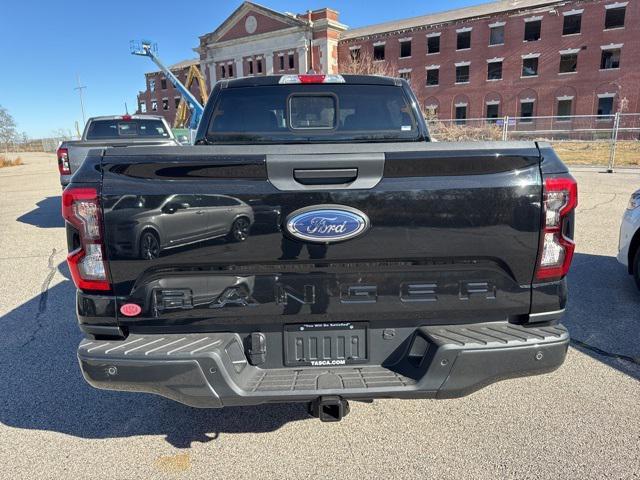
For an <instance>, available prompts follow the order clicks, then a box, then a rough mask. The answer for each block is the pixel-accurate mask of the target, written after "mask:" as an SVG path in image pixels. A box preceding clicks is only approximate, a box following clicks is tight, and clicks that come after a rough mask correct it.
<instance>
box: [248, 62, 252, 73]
mask: <svg viewBox="0 0 640 480" xmlns="http://www.w3.org/2000/svg"><path fill="white" fill-rule="evenodd" d="M248 62H249V75H253V60H249V61H248Z"/></svg>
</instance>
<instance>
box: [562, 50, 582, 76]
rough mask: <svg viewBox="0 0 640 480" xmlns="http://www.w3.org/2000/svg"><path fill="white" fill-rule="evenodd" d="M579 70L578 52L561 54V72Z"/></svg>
mask: <svg viewBox="0 0 640 480" xmlns="http://www.w3.org/2000/svg"><path fill="white" fill-rule="evenodd" d="M577 71H578V54H577V53H563V54H560V70H559V73H574V72H577Z"/></svg>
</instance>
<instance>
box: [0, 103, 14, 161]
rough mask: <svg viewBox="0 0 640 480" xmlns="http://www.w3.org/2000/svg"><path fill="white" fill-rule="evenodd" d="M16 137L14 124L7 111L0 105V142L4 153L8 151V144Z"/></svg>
mask: <svg viewBox="0 0 640 480" xmlns="http://www.w3.org/2000/svg"><path fill="white" fill-rule="evenodd" d="M16 137H17V132H16V122H15V120H14V119H13V117H12V116H11V114H10V113H9V112H8V111H7V109H6V108H4V107H3V106H2V105H0V142H1V143H3V144H4V150H5V152H8V151H9V143H11V142H13V141H14V140H15V139H16Z"/></svg>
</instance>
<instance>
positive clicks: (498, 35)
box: [489, 25, 504, 45]
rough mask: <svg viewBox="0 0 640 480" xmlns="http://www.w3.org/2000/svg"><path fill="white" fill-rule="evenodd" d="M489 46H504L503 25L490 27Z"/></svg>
mask: <svg viewBox="0 0 640 480" xmlns="http://www.w3.org/2000/svg"><path fill="white" fill-rule="evenodd" d="M489 45H504V25H496V26H494V27H491V29H490V33H489Z"/></svg>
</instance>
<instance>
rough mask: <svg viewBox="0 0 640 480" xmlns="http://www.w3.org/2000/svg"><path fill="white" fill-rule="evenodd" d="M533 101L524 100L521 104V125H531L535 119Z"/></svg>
mask: <svg viewBox="0 0 640 480" xmlns="http://www.w3.org/2000/svg"><path fill="white" fill-rule="evenodd" d="M534 105H535V103H534V101H533V100H522V101H521V102H520V117H521V118H520V122H521V123H531V121H532V117H533V108H534Z"/></svg>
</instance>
